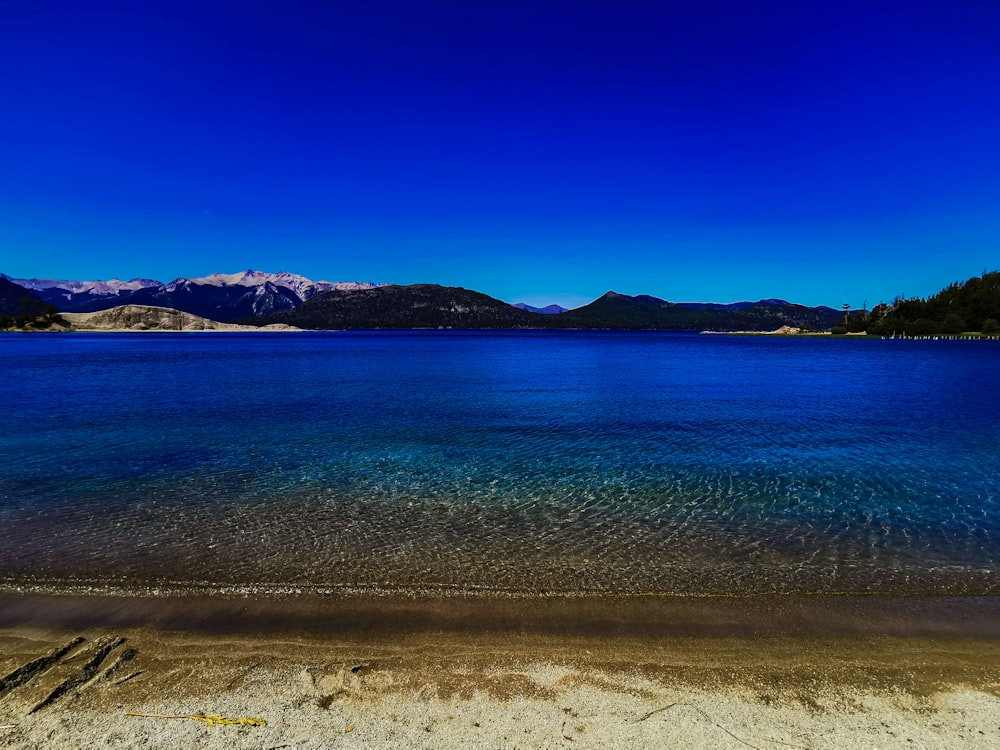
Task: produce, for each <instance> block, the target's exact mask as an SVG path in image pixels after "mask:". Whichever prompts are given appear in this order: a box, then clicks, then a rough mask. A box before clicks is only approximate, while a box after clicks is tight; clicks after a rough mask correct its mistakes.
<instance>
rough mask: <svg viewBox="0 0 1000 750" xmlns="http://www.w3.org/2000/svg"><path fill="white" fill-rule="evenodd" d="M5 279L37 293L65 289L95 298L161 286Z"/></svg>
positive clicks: (145, 281)
mask: <svg viewBox="0 0 1000 750" xmlns="http://www.w3.org/2000/svg"><path fill="white" fill-rule="evenodd" d="M4 278H7V279H9V280H10V281H13V282H14V283H15V284H18V285H19V286H23V287H24V288H25V289H32V290H34V291H36V292H38V291H42V290H44V289H64V290H66V291H67V292H70V293H72V294H93V295H95V296H111V295H116V294H121V293H122V292H134V291H137V290H139V289H145V288H147V287H151V286H160V282H159V281H154V280H152V279H138V278H137V279H130V280H129V281H122V280H121V279H108V280H107V281H101V280H99V279H98V280H95V281H71V280H68V279H11V278H10V277H9V276H5V277H4Z"/></svg>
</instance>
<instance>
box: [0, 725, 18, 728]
mask: <svg viewBox="0 0 1000 750" xmlns="http://www.w3.org/2000/svg"><path fill="white" fill-rule="evenodd" d="M0 729H17V724H3V725H0Z"/></svg>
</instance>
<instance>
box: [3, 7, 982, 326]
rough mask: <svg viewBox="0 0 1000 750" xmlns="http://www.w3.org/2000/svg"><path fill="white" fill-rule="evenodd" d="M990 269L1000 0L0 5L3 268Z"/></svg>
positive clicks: (541, 283) (902, 275) (576, 289)
mask: <svg viewBox="0 0 1000 750" xmlns="http://www.w3.org/2000/svg"><path fill="white" fill-rule="evenodd" d="M998 267H1000V3H998V2H995V0H942V1H940V2H927V1H924V0H906V1H901V2H892V1H882V0H867V1H866V2H856V1H855V0H836V1H835V2H825V1H824V0H815V1H814V0H810V1H809V2H801V0H792V1H789V2H769V1H768V0H760V1H759V2H758V1H755V2H746V1H745V0H741V1H739V2H729V1H726V2H722V1H718V2H717V1H714V0H692V1H690V2H687V1H685V2H674V1H672V0H609V1H607V2H588V0H565V1H562V0H559V1H556V0H531V1H530V2H520V1H519V0H504V2H492V0H475V1H474V2H470V0H462V1H461V2H438V1H435V0H419V1H417V0H413V1H412V2H389V1H382V0H365V1H364V2H357V0H350V2H347V1H338V0H329V1H327V2H296V1H295V0H287V1H284V2H281V3H276V2H255V1H254V0H241V1H240V2H233V3H228V2H211V3H207V2H203V1H201V0H199V2H194V3H189V2H185V1H184V0H171V1H170V2H158V0H143V2H135V1H134V0H128V1H127V2H102V1H101V0H95V1H94V2H87V3H80V2H76V1H75V0H74V1H73V2H48V1H47V0H0V272H4V273H7V274H8V275H10V276H12V277H15V278H46V277H47V278H69V279H95V278H101V279H107V278H111V277H118V278H132V277H145V278H153V279H158V280H161V281H169V280H172V279H174V278H176V277H179V276H187V277H196V276H202V275H207V274H209V273H216V272H223V273H233V272H236V271H240V270H246V269H250V268H253V269H260V270H265V271H278V270H285V271H290V272H293V273H299V274H302V275H305V276H307V277H309V278H313V279H324V280H329V281H376V282H386V283H399V284H409V283H439V284H446V285H454V286H463V287H466V288H470V289H476V290H478V291H482V292H485V293H487V294H490V295H492V296H495V297H498V298H500V299H504V300H506V301H508V302H518V301H524V302H528V303H531V304H548V303H551V302H555V303H560V304H563V305H565V306H575V305H579V304H583V303H585V302H587V301H589V300H591V299H594V298H595V297H597V296H600V295H601V294H603V293H604V292H605V291H607V290H609V289H613V290H615V291H617V292H619V293H624V294H652V295H655V296H658V297H662V298H664V299H668V300H671V301H680V302H684V301H688V302H691V301H714V302H735V301H739V300H756V299H761V298H766V297H779V298H783V299H787V300H790V301H793V302H799V303H803V304H809V305H819V304H827V305H831V306H834V307H840V306H841V305H842V304H843V303H849V304H851V305H852V306H855V307H857V306H861V305H862V304H864V303H867V304H868V305H869V306H870V305H872V304H875V303H877V302H880V301H890V300H891V299H893V298H894V297H896V296H898V295H903V296H907V297H912V296H928V295H930V294H933V293H934V292H936V291H938V290H939V289H941V288H942V287H944V286H946V285H947V284H949V283H951V282H953V281H957V280H964V279H966V278H969V277H971V276H976V275H979V274H980V273H982V272H983V271H984V270H995V269H997V268H998Z"/></svg>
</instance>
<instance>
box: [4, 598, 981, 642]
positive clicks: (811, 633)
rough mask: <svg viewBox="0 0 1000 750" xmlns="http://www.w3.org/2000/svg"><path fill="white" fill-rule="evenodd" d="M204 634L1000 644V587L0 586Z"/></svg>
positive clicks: (54, 620) (9, 610)
mask: <svg viewBox="0 0 1000 750" xmlns="http://www.w3.org/2000/svg"><path fill="white" fill-rule="evenodd" d="M17 627H43V628H57V629H67V628H70V629H72V628H147V627H148V628H154V629H159V630H164V631H169V630H185V631H200V632H205V633H234V634H239V633H248V632H249V633H257V634H268V635H272V636H275V637H281V636H284V635H304V636H329V635H339V634H344V633H359V634H370V635H376V634H394V633H416V632H427V631H435V632H450V633H456V634H462V633H467V634H477V633H536V634H539V635H552V636H588V637H590V636H593V637H598V636H607V637H609V638H617V637H654V638H659V637H685V636H692V635H701V636H725V637H740V638H744V637H745V638H754V637H764V636H787V637H900V638H934V639H940V640H948V639H952V640H954V639H962V638H980V639H994V640H997V641H998V642H1000V596H941V595H928V596H912V595H907V596H881V595H853V594H851V595H849V594H844V595H829V594H812V595H803V594H775V595H750V596H712V597H708V596H664V595H653V594H649V595H594V596H565V595H552V596H532V597H506V596H493V595H486V596H483V595H466V596H442V595H440V594H419V593H408V594H405V595H399V594H397V593H394V592H381V593H380V594H379V595H372V594H344V593H340V594H328V595H307V594H299V595H284V596H268V597H261V596H254V595H251V594H247V595H212V594H203V593H192V594H184V595H167V596H162V595H161V596H157V595H133V594H129V595H123V594H85V593H73V594H66V593H63V594H51V593H24V592H20V593H19V592H16V591H10V590H7V591H2V590H0V628H17Z"/></svg>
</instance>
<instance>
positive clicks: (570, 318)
mask: <svg viewBox="0 0 1000 750" xmlns="http://www.w3.org/2000/svg"><path fill="white" fill-rule="evenodd" d="M746 305H750V306H746ZM839 315H840V313H838V312H837V311H836V310H833V309H832V308H810V307H804V306H802V305H792V304H788V303H785V302H781V301H780V300H764V301H762V302H760V303H736V304H734V305H722V306H719V307H718V309H716V307H715V306H714V305H713V306H712V307H709V308H699V307H692V306H690V305H685V304H675V303H672V302H667V301H665V300H662V299H660V298H658V297H653V296H650V295H645V294H641V295H636V296H634V297H633V296H629V295H626V294H618V293H616V292H608V293H607V294H605V295H603V296H602V297H600V298H599V299H597V300H594V301H593V302H591V303H590V304H589V305H584V306H583V307H579V308H576V309H575V310H569V311H567V312H562V313H558V314H540V313H534V312H530V311H527V310H523V309H520V308H518V307H515V306H513V305H508V304H507V303H506V302H502V301H501V300H498V299H495V298H493V297H490V296H488V295H486V294H482V293H480V292H475V291H471V290H468V289H462V288H460V287H445V286H439V285H437V284H414V285H411V286H398V285H387V286H381V287H376V288H372V289H357V290H334V291H329V292H323V293H320V294H317V295H315V296H314V297H311V298H310V299H308V300H306V301H305V302H304V303H303V304H302V306H301V307H299V308H298V309H296V310H284V311H280V312H276V313H273V314H271V315H266V316H263V317H258V318H247V319H245V320H244V321H243V322H245V323H251V324H265V323H287V324H289V325H294V326H298V327H300V328H326V329H367V328H515V329H516V328H569V329H589V328H598V329H605V328H606V329H635V330H673V331H690V330H696V331H697V330H713V331H727V330H729V331H732V330H739V331H770V330H774V329H776V328H779V327H781V326H783V325H788V326H795V327H802V326H809V327H812V328H814V329H816V330H823V329H826V328H829V327H830V326H832V325H835V324H836V323H837V321H838V316H839Z"/></svg>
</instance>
